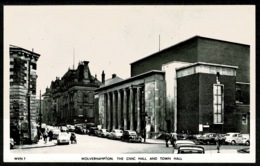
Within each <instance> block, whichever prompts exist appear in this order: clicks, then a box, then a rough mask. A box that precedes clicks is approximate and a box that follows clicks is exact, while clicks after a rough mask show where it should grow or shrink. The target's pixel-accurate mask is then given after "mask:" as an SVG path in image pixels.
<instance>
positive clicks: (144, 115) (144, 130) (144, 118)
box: [141, 112, 148, 142]
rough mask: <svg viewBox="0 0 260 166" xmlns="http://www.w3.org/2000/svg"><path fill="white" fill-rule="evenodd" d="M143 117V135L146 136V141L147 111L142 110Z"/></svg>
mask: <svg viewBox="0 0 260 166" xmlns="http://www.w3.org/2000/svg"><path fill="white" fill-rule="evenodd" d="M141 116H142V119H143V124H144V126H143V137H144V142H145V139H146V118H147V117H148V115H147V112H142V113H141Z"/></svg>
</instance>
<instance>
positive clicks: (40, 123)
mask: <svg viewBox="0 0 260 166" xmlns="http://www.w3.org/2000/svg"><path fill="white" fill-rule="evenodd" d="M41 97H42V94H41V90H40V110H39V117H40V119H39V125H40V129H41V128H42V112H41V110H42V107H41Z"/></svg>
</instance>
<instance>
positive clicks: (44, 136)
mask: <svg viewBox="0 0 260 166" xmlns="http://www.w3.org/2000/svg"><path fill="white" fill-rule="evenodd" d="M47 137H48V133H47V131H46V130H45V131H44V132H43V140H44V143H47Z"/></svg>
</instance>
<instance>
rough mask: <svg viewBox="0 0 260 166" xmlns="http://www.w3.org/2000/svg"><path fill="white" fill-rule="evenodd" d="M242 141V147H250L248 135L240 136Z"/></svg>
mask: <svg viewBox="0 0 260 166" xmlns="http://www.w3.org/2000/svg"><path fill="white" fill-rule="evenodd" d="M242 138H243V141H242V143H243V144H244V145H247V146H249V145H250V135H249V134H242Z"/></svg>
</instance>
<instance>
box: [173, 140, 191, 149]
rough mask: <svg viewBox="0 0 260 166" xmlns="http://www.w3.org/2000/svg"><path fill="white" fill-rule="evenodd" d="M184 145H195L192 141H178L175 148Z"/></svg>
mask: <svg viewBox="0 0 260 166" xmlns="http://www.w3.org/2000/svg"><path fill="white" fill-rule="evenodd" d="M183 145H195V143H194V142H193V141H191V140H177V141H176V143H175V145H174V148H175V149H178V148H179V147H180V146H183Z"/></svg>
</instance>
